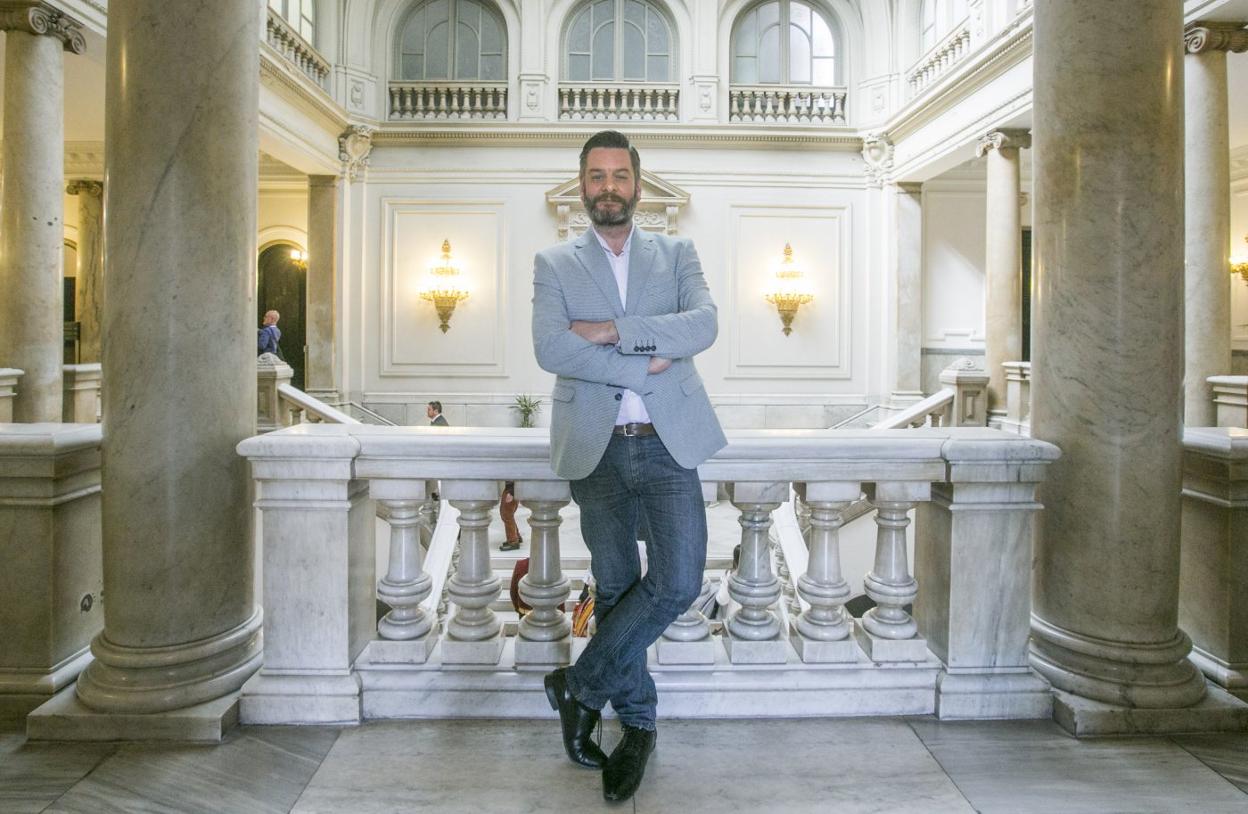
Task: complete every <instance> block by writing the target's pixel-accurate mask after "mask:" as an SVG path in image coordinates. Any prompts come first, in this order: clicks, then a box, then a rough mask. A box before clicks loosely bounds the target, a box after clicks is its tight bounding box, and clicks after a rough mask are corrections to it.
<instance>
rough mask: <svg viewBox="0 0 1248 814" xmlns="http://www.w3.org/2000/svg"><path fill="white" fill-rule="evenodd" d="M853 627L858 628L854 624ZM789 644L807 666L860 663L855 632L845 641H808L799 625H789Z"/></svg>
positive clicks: (851, 632)
mask: <svg viewBox="0 0 1248 814" xmlns="http://www.w3.org/2000/svg"><path fill="white" fill-rule="evenodd" d="M853 627H855V628H856V627H857V624H854V625H853ZM789 644H791V645H793V649H794V650H796V651H797V655H798V657H799V658H800V659H801V660H802V661H803V662H805V663H806V664H842V663H845V664H850V663H853V662H856V661H858V654H859V652H860V650H859V648H858V642H856V641H855V640H854V636H853V631H852V630H851V631H850V635H849V636H846V637H845V638H844V639H838V640H836V641H833V642H827V641H823V640H822V639H808V638H806V637H805V636H803V635H802V634H801V632H800V631H799V630H798V629H797V625H794V624H790V625H789Z"/></svg>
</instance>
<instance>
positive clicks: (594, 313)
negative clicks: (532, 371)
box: [533, 131, 727, 800]
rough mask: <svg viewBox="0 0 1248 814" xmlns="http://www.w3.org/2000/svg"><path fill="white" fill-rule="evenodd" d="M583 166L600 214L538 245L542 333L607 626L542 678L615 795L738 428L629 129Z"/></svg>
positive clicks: (645, 750) (693, 284)
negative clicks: (651, 664)
mask: <svg viewBox="0 0 1248 814" xmlns="http://www.w3.org/2000/svg"><path fill="white" fill-rule="evenodd" d="M580 180H581V200H582V202H583V203H584V204H585V209H586V211H587V212H588V214H589V218H590V221H591V222H592V223H593V228H591V229H589V230H588V231H586V233H585V234H583V235H581V236H580V237H579V238H577V239H575V240H573V241H570V242H568V243H564V244H562V245H559V246H555V247H552V248H549V249H546V250H544V251H542V252H539V253H538V254H537V257H536V258H535V260H534V276H533V348H534V351H535V353H536V356H537V361H538V364H540V365H541V367H542V368H543V369H544V370H548V371H550V372H551V373H554V374H556V379H555V387H554V391H553V393H552V404H553V410H552V414H551V426H550V458H551V467H552V468H553V469H554V471H555V473H556V474H558V475H559V476H560V477H562V478H567V479H568V480H569V481H571V488H572V498H573V499H574V500H575V501H576V502H577V504H578V505H579V507H580V510H581V534H582V536H583V537H584V538H585V543H586V545H587V546H588V547H589V551H590V555H591V566H590V567H591V570H592V572H593V576H594V580H595V583H596V585H597V592H596V596H595V599H594V603H595V605H594V617H595V620H596V622H597V632H596V633H595V634H594V636H593V638H592V639H591V640H590V643H589V645H588V646H587V647H586V648H585V651H584V652H583V653H582V654H581V657H580V658H579V659H578V660H577V662H576V664H574V665H572V666H571V667H566V668H560V669H558V670H555V671H554V672H553V673H550V674H549V675H548V676H546V680H545V686H546V695H547V698H548V699H549V701H550V704H551V707H552V708H553V709H555V710H557V711H558V712H559V718H560V724H561V726H562V732H563V744H564V749H565V750H566V751H567V754H568V757H569V758H571V759H572V760H573V761H574V762H576V763H579V764H580V765H582V766H588V767H591V768H602V770H603V795H604V796H605V797H606V798H607V799H608V800H627V799H628V798H629V797H631V796H632V795H633V793H634V792H635V791H636V790H637V787H638V785H640V783H641V779H642V775H643V773H644V772H645V767H646V760H647V758H648V757H649V755H650V752H651V751H653V749H654V745H655V741H656V736H655V706H656V703H657V700H658V696H657V693H656V690H655V686H654V680H653V679H652V678H651V676H650V673H649V671H648V669H647V667H646V649H647V648H648V647H649V646H650V645H651V644H652V643H653V642H654V641H655V640H656V639H657V638H658V637H659V636H660V635H661V634H662V633H663V631H664V629H665V628H666V627H667V626H668V625H669V624H671V623H672V621H673V620H675V619H676V617H677V616H679V615H680V614H681V613H683V612H684V611H685V610H686V609H687V608H688V607H689V605H690V604H691V603H692V602H693V601H694V600H695V599H696V598H697V596H698V592H699V590H700V588H701V585H702V572H703V569H704V568H705V565H706V508H705V505H704V504H703V502H702V487H701V483H700V482H699V480H698V472H697V466H698V464H700V463H702V462H703V461H705V460H706V459H707V458H709V457H710V456H711V455H713V454H715V452H716V451H718V450H719V449H720V448H722V447H723V446H724V445H725V443H727V442H726V440H725V438H724V434H723V431H722V430H721V429H720V427H719V422H718V420H717V419H716V418H715V413H714V411H713V410H712V409H711V403H710V399H708V398H707V395H706V390H705V389H704V388H703V386H702V381H701V379H700V378H699V377H698V373H697V370H695V369H694V365H693V356H694V355H696V354H698V353H701V352H702V351H704V350H706V349H707V348H708V347H710V346H711V343H713V342H714V341H715V336H716V333H717V330H718V328H717V322H716V320H717V317H716V311H715V304H714V303H713V302H712V301H711V294H710V291H709V289H708V288H707V285H706V280H705V279H704V278H703V276H702V267H701V264H700V263H699V262H698V255H697V252H695V251H694V248H693V244H692V243H691V242H690V241H688V240H682V239H678V238H670V237H667V236H666V235H661V234H654V233H649V232H642V231H640V230H638V229H635V228H634V226H633V211H634V210H635V209H636V207H637V201H638V200H639V199H640V197H641V159H640V157H639V156H638V155H637V151H636V149H634V148H633V147H631V146H630V145H629V143H628V139H627V138H626V137H625V136H623V135H622V134H620V133H616V132H614V131H604V132H601V133H597V134H596V135H594V136H593V137H591V138H590V139H589V141H587V142H585V145H584V147H583V148H582V150H581V171H580ZM642 523H644V524H645V525H647V526H648V528H649V531H648V534H647V544H646V558H647V562H648V567H647V570H646V573H645V576H644V577H643V576H642V573H641V558H640V556H639V552H638V550H637V539H638V527H639V525H641V524H642ZM608 702H610V704H611V706H612V708H613V709H614V710H615V712H616V714H617V715H618V716H619V718H620V723H621V724H622V726H623V737H622V738H621V739H620V741H619V743H618V745H617V746H616V747H615V749H614V751H612V753H611V756H610V757H609V758H608V757H606V755H605V754H604V752H603V751H602V749H601V748H600V747H599V746H598V745H597V744H596V743H594V741H593V740H592V738H591V735H592V732H593V729H594V726H595V724H596V723H597V722H598V719H599V717H600V710H601V709H602V707H603V706H605V705H606V704H607V703H608Z"/></svg>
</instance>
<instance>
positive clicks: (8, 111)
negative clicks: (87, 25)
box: [0, 2, 86, 422]
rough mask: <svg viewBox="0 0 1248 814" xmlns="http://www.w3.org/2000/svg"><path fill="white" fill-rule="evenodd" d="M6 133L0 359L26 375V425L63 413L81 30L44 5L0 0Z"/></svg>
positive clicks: (18, 415)
mask: <svg viewBox="0 0 1248 814" xmlns="http://www.w3.org/2000/svg"><path fill="white" fill-rule="evenodd" d="M0 30H2V31H4V32H5V35H4V58H5V63H4V116H3V118H4V132H3V134H0V166H3V167H4V184H3V192H0V290H3V291H4V296H2V297H0V353H3V354H5V356H4V358H3V359H0V364H4V365H7V366H10V367H15V368H20V369H22V370H24V371H25V372H26V376H25V378H24V379H23V380H22V389H21V390H20V391H19V392H18V394H17V398H16V400H15V402H14V405H13V417H14V419H15V420H17V421H20V422H37V421H43V422H58V421H60V420H61V364H62V362H63V359H62V357H63V354H64V351H63V347H64V318H63V310H62V301H63V299H64V295H63V293H62V292H63V289H62V287H61V286H62V283H61V278H62V270H61V264H62V261H63V258H64V238H65V222H64V218H63V217H62V213H63V211H64V198H63V196H64V193H65V170H64V156H63V154H62V153H63V152H64V141H65V122H64V112H63V110H64V106H65V79H64V73H65V71H64V59H63V57H62V52H63V51H66V50H68V51H72V52H73V53H77V54H81V53H83V52H84V51H85V50H86V42H85V40H84V39H83V36H82V32H81V30H80V29H79V28H78V26H77V25H75V24H74V23H73V22H72V21H70V19H69V18H68V17H66V16H65V15H64V14H62V13H61V12H60V11H57V10H56V9H54V8H53V7H52V6H50V5H46V4H43V3H21V2H3V3H0Z"/></svg>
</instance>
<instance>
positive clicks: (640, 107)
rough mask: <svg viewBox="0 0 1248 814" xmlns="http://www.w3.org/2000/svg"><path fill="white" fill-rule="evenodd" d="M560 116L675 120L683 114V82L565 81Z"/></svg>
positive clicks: (574, 119)
mask: <svg viewBox="0 0 1248 814" xmlns="http://www.w3.org/2000/svg"><path fill="white" fill-rule="evenodd" d="M559 118H560V119H564V120H570V121H583V120H590V119H617V120H630V121H673V122H674V121H676V120H677V119H679V118H680V86H679V85H675V84H671V85H660V84H645V85H622V84H621V85H617V84H609V83H593V82H583V83H571V82H561V83H560V84H559Z"/></svg>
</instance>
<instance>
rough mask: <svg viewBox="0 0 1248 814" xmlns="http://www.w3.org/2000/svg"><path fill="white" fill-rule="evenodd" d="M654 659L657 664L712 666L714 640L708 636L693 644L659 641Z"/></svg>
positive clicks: (655, 647) (666, 640)
mask: <svg viewBox="0 0 1248 814" xmlns="http://www.w3.org/2000/svg"><path fill="white" fill-rule="evenodd" d="M654 658H655V661H657V662H658V663H659V664H714V663H715V640H714V639H712V638H711V637H710V636H707V637H706V638H705V639H699V640H697V641H693V642H678V641H673V640H671V639H659V640H658V642H656V643H655V646H654Z"/></svg>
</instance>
